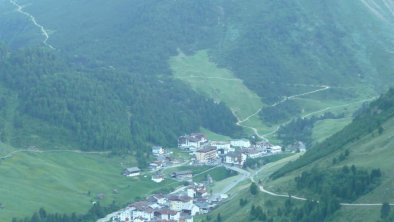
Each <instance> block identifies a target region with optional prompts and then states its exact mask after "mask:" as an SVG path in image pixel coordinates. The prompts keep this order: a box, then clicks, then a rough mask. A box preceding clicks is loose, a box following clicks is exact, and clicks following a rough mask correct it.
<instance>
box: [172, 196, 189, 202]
mask: <svg viewBox="0 0 394 222" xmlns="http://www.w3.org/2000/svg"><path fill="white" fill-rule="evenodd" d="M168 200H170V201H180V202H189V201H191V200H192V198H191V197H189V196H170V197H168Z"/></svg>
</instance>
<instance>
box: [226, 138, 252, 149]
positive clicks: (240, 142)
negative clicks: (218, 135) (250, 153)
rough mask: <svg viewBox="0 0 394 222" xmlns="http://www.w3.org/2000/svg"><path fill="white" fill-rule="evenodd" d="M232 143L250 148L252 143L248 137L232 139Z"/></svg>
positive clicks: (234, 145) (235, 145)
mask: <svg viewBox="0 0 394 222" xmlns="http://www.w3.org/2000/svg"><path fill="white" fill-rule="evenodd" d="M230 145H231V146H233V147H240V148H249V147H250V146H251V145H252V144H251V143H250V141H249V140H247V139H239V140H231V141H230Z"/></svg>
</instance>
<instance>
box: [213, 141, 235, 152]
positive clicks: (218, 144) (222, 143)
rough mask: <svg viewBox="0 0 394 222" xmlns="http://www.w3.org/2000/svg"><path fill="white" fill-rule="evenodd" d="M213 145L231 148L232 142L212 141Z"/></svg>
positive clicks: (220, 147) (218, 147) (219, 147)
mask: <svg viewBox="0 0 394 222" xmlns="http://www.w3.org/2000/svg"><path fill="white" fill-rule="evenodd" d="M210 145H211V146H214V147H216V148H217V149H227V150H228V149H230V148H231V144H230V142H225V141H212V142H211V143H210Z"/></svg>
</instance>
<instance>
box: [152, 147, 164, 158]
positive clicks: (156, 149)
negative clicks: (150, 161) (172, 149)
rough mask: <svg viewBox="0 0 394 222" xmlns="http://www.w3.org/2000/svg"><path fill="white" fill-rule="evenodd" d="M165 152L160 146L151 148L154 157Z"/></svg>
mask: <svg viewBox="0 0 394 222" xmlns="http://www.w3.org/2000/svg"><path fill="white" fill-rule="evenodd" d="M164 153H165V150H164V149H163V147H161V146H153V147H152V154H153V155H155V156H159V155H163V154H164Z"/></svg>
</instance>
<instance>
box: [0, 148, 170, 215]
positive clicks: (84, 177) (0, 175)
mask: <svg viewBox="0 0 394 222" xmlns="http://www.w3.org/2000/svg"><path fill="white" fill-rule="evenodd" d="M2 147H3V146H2ZM5 149H6V148H2V151H3V152H2V153H5V152H8V151H10V148H7V150H8V151H5ZM121 163H123V165H124V166H134V164H135V161H134V160H133V159H132V158H125V159H123V158H120V157H108V156H107V154H105V155H99V154H80V153H70V152H52V153H18V154H17V155H15V156H13V157H11V158H8V159H5V160H1V161H0V181H1V186H0V203H1V204H3V206H4V208H3V209H0V221H4V222H6V221H11V218H12V217H19V218H20V217H24V216H31V215H32V213H33V212H35V211H37V210H38V208H40V207H44V208H45V209H46V210H47V211H48V212H60V213H72V212H77V213H85V212H86V211H87V210H88V209H89V208H90V207H91V202H92V201H96V195H97V194H104V196H105V197H104V199H103V200H102V201H101V202H102V204H104V205H105V204H109V203H111V202H112V201H116V202H117V203H119V204H121V205H123V204H126V203H127V202H129V201H132V200H133V199H135V198H137V197H143V196H144V195H146V194H149V193H151V192H154V191H159V190H161V189H165V188H170V187H171V186H175V185H176V184H174V182H173V181H169V180H168V181H164V182H163V183H160V184H156V183H154V182H153V181H151V180H150V177H149V176H147V177H144V176H140V177H136V178H126V177H123V176H122V175H121V172H122V170H123V167H122V166H121ZM114 189H116V190H117V191H118V193H114V192H113V190H114Z"/></svg>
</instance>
